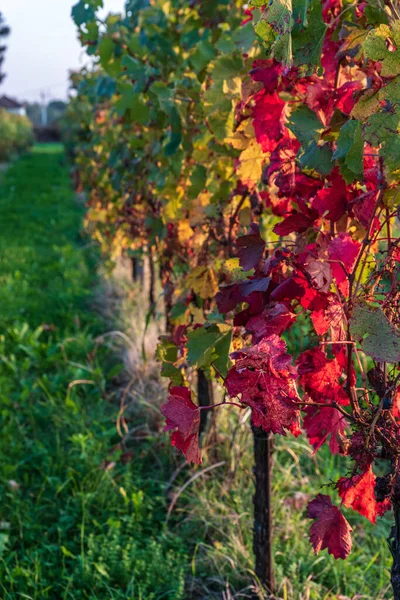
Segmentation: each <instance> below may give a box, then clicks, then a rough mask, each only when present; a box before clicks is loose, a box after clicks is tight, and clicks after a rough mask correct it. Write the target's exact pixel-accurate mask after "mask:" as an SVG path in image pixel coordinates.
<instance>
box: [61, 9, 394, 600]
mask: <svg viewBox="0 0 400 600" xmlns="http://www.w3.org/2000/svg"><path fill="white" fill-rule="evenodd" d="M100 4H101V2H100V0H94V1H92V2H79V3H78V4H77V5H76V6H75V7H74V9H73V16H74V18H75V22H76V23H77V25H78V27H79V30H80V36H81V40H82V43H83V44H84V45H85V46H86V47H87V49H88V52H89V54H91V55H94V56H97V57H98V63H97V64H98V66H97V68H96V69H95V70H94V71H88V72H82V73H81V74H79V75H75V76H74V85H75V87H76V89H77V91H78V94H77V96H76V98H75V99H74V100H73V101H72V103H71V107H70V113H71V119H74V118H75V122H79V123H83V124H84V127H82V126H81V125H79V127H78V128H77V131H76V132H75V134H74V151H75V152H76V153H77V156H76V163H77V165H78V170H79V177H80V182H81V185H82V186H83V187H84V188H85V189H87V190H88V191H89V194H90V196H89V211H88V217H87V220H88V226H89V229H90V230H91V231H92V234H93V235H94V236H95V237H96V238H97V239H98V240H99V241H100V243H101V244H102V247H103V250H104V251H105V252H108V253H109V254H110V255H111V256H112V257H114V258H115V257H116V256H117V255H118V254H119V253H121V252H127V251H128V252H131V253H132V254H133V255H135V256H139V257H141V258H143V257H146V259H148V260H150V261H151V262H152V261H154V258H156V262H157V264H158V265H159V268H160V276H161V280H162V283H163V289H164V301H165V308H166V315H167V325H166V332H167V335H166V336H165V337H163V338H162V340H161V342H160V346H159V349H158V357H159V359H160V360H161V361H162V371H163V374H164V375H165V376H168V377H169V378H170V381H171V387H170V395H169V398H168V400H167V402H166V403H165V404H164V405H163V407H162V412H163V414H164V416H165V417H166V430H171V432H172V434H171V439H172V443H173V445H174V446H176V447H177V448H178V449H179V450H181V451H182V452H183V453H184V454H185V455H186V458H187V459H188V461H190V462H194V463H197V464H199V463H200V462H201V449H200V444H199V433H200V427H201V422H202V415H203V414H204V413H207V412H209V410H212V409H219V410H239V411H241V410H244V409H245V408H247V407H250V408H251V411H252V422H253V426H254V428H255V429H256V430H258V431H259V430H260V429H261V430H262V431H263V432H265V434H268V435H270V434H278V435H289V434H290V435H295V436H298V435H302V434H303V432H304V433H305V435H306V436H307V438H308V440H309V442H310V444H311V445H312V446H313V448H314V450H315V451H318V450H319V448H320V447H321V446H322V445H324V444H326V445H328V447H329V450H330V452H331V453H332V454H338V455H342V456H347V457H350V458H351V459H352V462H353V467H352V469H351V471H350V472H346V471H345V472H343V475H342V477H341V478H340V479H339V481H337V482H335V484H334V486H333V488H332V494H326V493H319V494H317V495H316V498H315V499H313V500H312V501H311V502H310V504H309V506H308V509H307V514H308V516H309V518H310V519H311V520H312V523H311V528H310V539H311V543H312V545H313V548H314V550H315V552H316V553H318V552H319V551H321V550H324V549H326V550H327V551H328V552H329V553H330V554H332V555H333V556H334V557H335V558H337V559H338V558H341V559H345V558H346V557H347V556H348V554H349V553H350V551H351V547H352V538H351V532H352V528H351V524H350V523H349V522H348V521H347V519H346V518H345V517H344V515H343V514H342V511H341V506H337V505H336V504H337V502H336V503H334V502H332V498H331V495H332V496H333V494H335V495H336V496H338V497H339V498H340V500H341V505H343V506H345V507H348V508H352V509H354V510H356V511H358V512H359V513H360V514H361V515H363V516H364V517H366V518H367V519H369V520H370V521H371V522H372V523H375V522H376V519H377V518H378V517H379V516H381V515H383V514H384V513H385V512H386V511H388V510H390V509H391V508H393V511H394V516H395V524H394V527H393V529H392V532H391V534H390V538H389V540H390V547H391V551H392V554H393V559H394V560H393V570H392V584H393V590H394V597H395V598H396V599H399V598H400V479H399V476H400V472H399V469H400V450H399V429H400V373H399V363H400V334H399V316H398V314H399V293H400V285H399V281H400V280H399V275H400V269H399V260H400V248H399V245H400V239H399V236H398V202H399V201H398V196H399V187H398V185H399V180H400V146H399V141H398V140H399V137H398V132H399V127H400V108H399V102H400V93H399V91H400V86H399V80H398V78H399V76H400V49H399V44H400V25H399V23H400V21H399V19H400V14H399V8H398V7H397V5H396V4H395V3H393V2H391V0H387V2H386V3H385V4H382V3H381V2H374V1H371V2H366V1H362V2H361V1H359V2H342V1H341V0H326V1H325V2H322V3H321V2H319V1H317V0H311V1H310V2H304V1H302V2H300V1H297V0H295V1H293V2H291V1H287V0H272V1H271V2H269V3H268V4H264V3H263V2H262V1H260V0H253V2H252V3H251V4H250V6H249V8H247V9H246V10H245V11H243V9H242V8H241V6H240V5H239V4H238V3H225V2H221V3H218V4H217V5H214V6H211V4H209V3H201V4H197V3H196V2H193V3H190V4H189V3H185V2H183V1H178V0H175V1H172V2H169V3H164V2H158V3H157V2H154V3H149V4H147V3H143V4H142V3H137V2H128V3H127V7H126V15H125V16H123V17H115V16H110V17H109V18H108V20H107V21H106V23H105V24H104V23H100V22H99V20H98V18H97V16H96V10H97V8H98V7H99V5H100ZM243 13H244V14H243ZM295 326H296V327H297V326H301V327H302V328H303V329H304V330H305V331H307V335H308V339H309V340H310V343H309V344H308V346H307V347H306V348H302V349H301V351H299V352H298V353H297V354H296V355H293V356H291V355H290V354H288V351H287V332H288V331H289V330H290V329H291V328H293V327H295ZM190 368H196V369H198V370H199V371H200V372H202V373H203V375H204V376H205V377H206V379H210V378H211V379H214V380H217V381H218V382H219V384H220V385H221V386H222V387H223V388H224V390H225V396H224V397H225V400H224V401H223V402H222V404H224V406H221V405H220V403H217V404H215V405H213V404H212V403H211V402H208V403H202V402H200V398H199V403H200V406H199V404H198V403H196V402H195V393H194V390H192V389H191V385H190V378H188V376H187V372H188V369H190ZM266 583H267V584H268V582H266ZM269 583H271V582H269ZM267 587H268V585H267ZM269 587H270V588H271V587H272V585H269Z"/></svg>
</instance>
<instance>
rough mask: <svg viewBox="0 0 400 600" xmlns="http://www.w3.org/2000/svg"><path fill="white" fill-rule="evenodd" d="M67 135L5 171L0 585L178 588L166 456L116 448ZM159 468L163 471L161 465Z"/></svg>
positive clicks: (63, 593)
mask: <svg viewBox="0 0 400 600" xmlns="http://www.w3.org/2000/svg"><path fill="white" fill-rule="evenodd" d="M83 212H84V208H83V207H82V206H80V205H79V204H78V203H77V201H76V199H75V197H74V194H73V191H72V189H71V185H70V181H69V175H68V168H67V165H66V162H65V158H64V154H63V151H62V148H61V146H57V145H51V146H50V145H47V146H38V147H36V148H35V150H34V152H33V153H32V154H30V155H28V156H25V157H24V158H22V159H21V160H19V161H18V162H16V163H15V164H13V165H12V166H11V167H10V168H9V169H8V170H7V171H6V172H5V173H3V174H2V175H1V179H0V224H1V225H0V227H1V232H0V257H1V258H0V431H1V435H0V499H1V501H0V598H1V599H2V600H11V599H12V600H14V599H15V600H16V599H20V598H32V599H35V600H36V599H37V600H44V599H52V600H62V599H63V600H64V599H65V600H67V599H68V600H82V599H84V598H90V599H93V600H94V599H101V600H105V599H106V598H107V599H124V600H126V599H132V600H139V599H143V600H152V599H154V600H156V599H159V598H160V599H161V598H164V599H165V598H167V599H171V600H172V599H181V598H184V597H185V596H184V592H183V585H184V583H183V580H184V571H185V569H187V565H188V564H189V563H190V559H189V558H188V557H187V556H186V550H185V544H184V543H183V542H182V540H181V538H180V537H179V536H177V535H174V534H172V533H170V532H169V531H167V530H166V529H165V526H164V520H165V513H166V502H167V500H166V497H165V494H164V481H166V480H167V479H168V477H167V471H168V469H169V464H168V459H167V458H163V456H162V455H161V456H160V457H159V458H157V461H155V460H154V457H153V456H151V455H150V452H151V451H152V448H153V445H154V440H153V439H152V437H151V433H149V436H148V438H149V439H148V441H147V442H144V443H142V444H141V447H140V452H141V453H142V454H141V455H135V456H134V457H133V458H134V460H132V461H131V462H130V463H129V464H123V463H124V462H126V461H125V460H124V461H121V460H120V459H121V455H122V454H123V451H122V449H121V448H120V446H119V441H120V438H119V436H118V435H117V433H116V427H115V419H116V415H117V413H118V406H117V405H116V404H115V403H112V402H110V398H111V397H112V395H113V393H114V392H113V379H114V377H115V376H116V374H117V373H118V372H119V371H120V366H119V365H118V364H115V360H113V358H112V352H110V349H109V348H107V347H106V346H105V344H101V343H98V341H96V339H97V336H98V334H99V333H102V332H103V330H104V324H103V323H101V322H100V320H99V318H98V316H97V315H96V313H95V312H94V311H93V310H92V309H91V305H90V301H91V293H92V291H93V288H94V286H95V285H96V283H97V281H96V271H95V263H96V256H95V253H94V252H93V247H92V245H91V244H88V240H87V239H83V238H82V236H81V234H80V228H81V222H82V217H83ZM164 470H165V473H164Z"/></svg>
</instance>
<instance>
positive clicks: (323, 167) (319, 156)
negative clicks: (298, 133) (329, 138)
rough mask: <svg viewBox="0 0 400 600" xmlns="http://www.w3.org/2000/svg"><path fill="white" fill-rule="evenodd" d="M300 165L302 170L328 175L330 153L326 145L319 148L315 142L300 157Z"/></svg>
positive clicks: (329, 170) (331, 166) (330, 160)
mask: <svg viewBox="0 0 400 600" xmlns="http://www.w3.org/2000/svg"><path fill="white" fill-rule="evenodd" d="M299 160H300V165H301V167H302V168H303V169H309V170H312V171H317V172H318V173H320V174H321V175H328V174H329V173H330V172H331V171H332V169H333V165H332V151H331V149H330V148H329V145H328V144H323V145H322V146H319V145H318V144H317V142H316V141H315V140H313V141H312V142H311V144H310V145H309V146H308V147H307V149H306V151H305V152H304V153H303V154H302V155H301V156H300V159H299Z"/></svg>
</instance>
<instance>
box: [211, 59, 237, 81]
mask: <svg viewBox="0 0 400 600" xmlns="http://www.w3.org/2000/svg"><path fill="white" fill-rule="evenodd" d="M242 67H243V64H242V60H241V59H240V58H238V57H231V56H220V57H219V58H218V59H217V60H216V61H215V63H214V69H213V71H212V77H213V80H214V82H215V83H218V82H223V81H229V80H230V79H233V78H234V77H237V76H238V73H240V71H241V69H242Z"/></svg>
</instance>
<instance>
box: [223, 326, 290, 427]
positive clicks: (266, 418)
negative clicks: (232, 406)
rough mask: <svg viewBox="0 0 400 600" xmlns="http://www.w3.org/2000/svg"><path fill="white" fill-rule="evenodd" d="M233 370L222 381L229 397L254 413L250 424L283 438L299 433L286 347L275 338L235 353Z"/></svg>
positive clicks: (274, 336) (272, 337)
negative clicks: (246, 405) (289, 432)
mask: <svg viewBox="0 0 400 600" xmlns="http://www.w3.org/2000/svg"><path fill="white" fill-rule="evenodd" d="M232 357H233V358H236V362H235V365H234V367H232V369H231V370H230V371H229V373H228V376H227V378H226V380H225V385H226V388H227V390H228V392H229V394H230V395H231V396H232V397H234V396H238V395H240V396H241V401H242V402H243V403H244V404H248V405H249V406H251V408H252V409H253V412H252V417H253V422H254V424H255V425H256V426H257V427H262V428H263V429H264V430H265V431H267V432H272V433H279V434H281V435H285V434H286V431H287V430H289V431H291V432H292V433H294V434H295V435H298V434H299V433H300V429H299V414H300V413H299V410H298V406H297V404H296V403H297V402H298V401H299V397H298V395H297V391H296V385H295V373H294V370H293V367H292V366H291V361H292V358H291V356H290V355H288V354H286V344H285V342H284V341H283V340H281V339H280V338H279V337H278V336H277V335H272V336H270V337H268V338H264V339H263V340H262V341H261V342H260V343H259V344H256V345H255V346H253V347H251V348H245V349H243V350H241V351H239V352H236V353H235V354H234V355H233V356H232Z"/></svg>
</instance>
